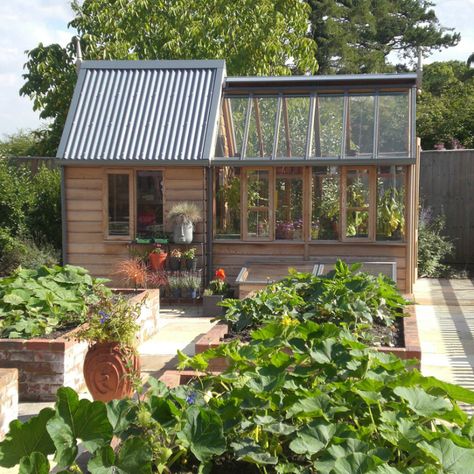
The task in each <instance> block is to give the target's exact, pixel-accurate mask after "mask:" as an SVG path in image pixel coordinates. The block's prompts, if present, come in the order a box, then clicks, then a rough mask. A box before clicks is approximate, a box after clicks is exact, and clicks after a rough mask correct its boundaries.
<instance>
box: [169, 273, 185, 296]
mask: <svg viewBox="0 0 474 474" xmlns="http://www.w3.org/2000/svg"><path fill="white" fill-rule="evenodd" d="M168 287H169V289H170V296H171V298H181V289H182V288H183V278H182V277H181V276H180V275H170V276H169V277H168Z"/></svg>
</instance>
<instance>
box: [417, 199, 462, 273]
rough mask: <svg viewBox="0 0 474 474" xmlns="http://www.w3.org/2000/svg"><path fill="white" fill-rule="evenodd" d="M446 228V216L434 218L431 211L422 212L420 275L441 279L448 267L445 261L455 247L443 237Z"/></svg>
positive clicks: (419, 256)
mask: <svg viewBox="0 0 474 474" xmlns="http://www.w3.org/2000/svg"><path fill="white" fill-rule="evenodd" d="M445 227H446V218H445V216H444V215H439V216H437V217H433V216H432V212H431V209H429V208H427V209H422V210H421V211H420V220H419V224H418V274H419V276H424V277H431V278H439V277H442V276H443V275H444V274H445V273H446V271H447V270H448V267H447V266H446V265H445V264H444V263H443V261H444V260H445V259H446V258H447V257H448V256H450V255H451V254H452V253H453V250H454V245H453V243H452V242H450V240H449V239H448V238H447V237H445V236H444V235H443V231H444V229H445Z"/></svg>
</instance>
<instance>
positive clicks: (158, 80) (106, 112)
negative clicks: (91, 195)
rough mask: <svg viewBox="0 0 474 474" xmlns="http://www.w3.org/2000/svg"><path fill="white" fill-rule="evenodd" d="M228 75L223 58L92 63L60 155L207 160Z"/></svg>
mask: <svg viewBox="0 0 474 474" xmlns="http://www.w3.org/2000/svg"><path fill="white" fill-rule="evenodd" d="M223 78H224V62H223V61H129V62H127V63H124V62H122V61H91V62H85V63H83V65H82V66H81V70H80V74H79V79H78V83H77V85H76V90H75V92H74V97H73V101H72V103H71V107H70V110H69V114H68V119H67V122H66V126H65V128H64V132H63V136H62V139H61V144H60V146H59V150H58V157H59V158H63V159H64V160H74V161H77V160H80V161H89V160H100V161H112V160H113V161H133V160H141V161H155V160H158V161H193V160H202V159H203V160H208V159H209V158H210V157H209V156H208V154H209V150H210V149H211V144H210V143H208V142H209V141H212V137H213V136H214V129H215V127H216V122H217V113H218V103H219V99H220V95H221V89H222V83H223Z"/></svg>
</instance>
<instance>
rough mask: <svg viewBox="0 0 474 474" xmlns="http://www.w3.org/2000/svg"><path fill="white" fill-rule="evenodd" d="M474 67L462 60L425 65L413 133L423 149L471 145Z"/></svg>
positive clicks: (473, 121)
mask: <svg viewBox="0 0 474 474" xmlns="http://www.w3.org/2000/svg"><path fill="white" fill-rule="evenodd" d="M473 130H474V69H470V68H469V66H468V65H467V64H466V63H464V62H462V61H447V62H435V63H432V64H429V65H427V66H426V67H425V69H424V72H423V86H422V94H421V96H420V97H419V99H418V104H417V132H418V135H419V136H420V137H421V145H422V148H423V149H425V150H432V149H433V148H440V149H443V148H474V135H473V133H472V132H473Z"/></svg>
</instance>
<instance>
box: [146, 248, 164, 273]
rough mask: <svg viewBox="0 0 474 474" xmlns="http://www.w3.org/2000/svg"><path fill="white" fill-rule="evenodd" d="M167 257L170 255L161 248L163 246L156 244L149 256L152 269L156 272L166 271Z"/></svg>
mask: <svg viewBox="0 0 474 474" xmlns="http://www.w3.org/2000/svg"><path fill="white" fill-rule="evenodd" d="M167 257H168V253H167V252H165V251H164V250H163V249H162V248H161V245H160V244H155V245H154V246H153V249H152V250H151V252H150V254H149V255H148V259H149V260H150V266H151V269H152V270H154V271H159V270H164V268H165V264H166V259H167Z"/></svg>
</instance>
